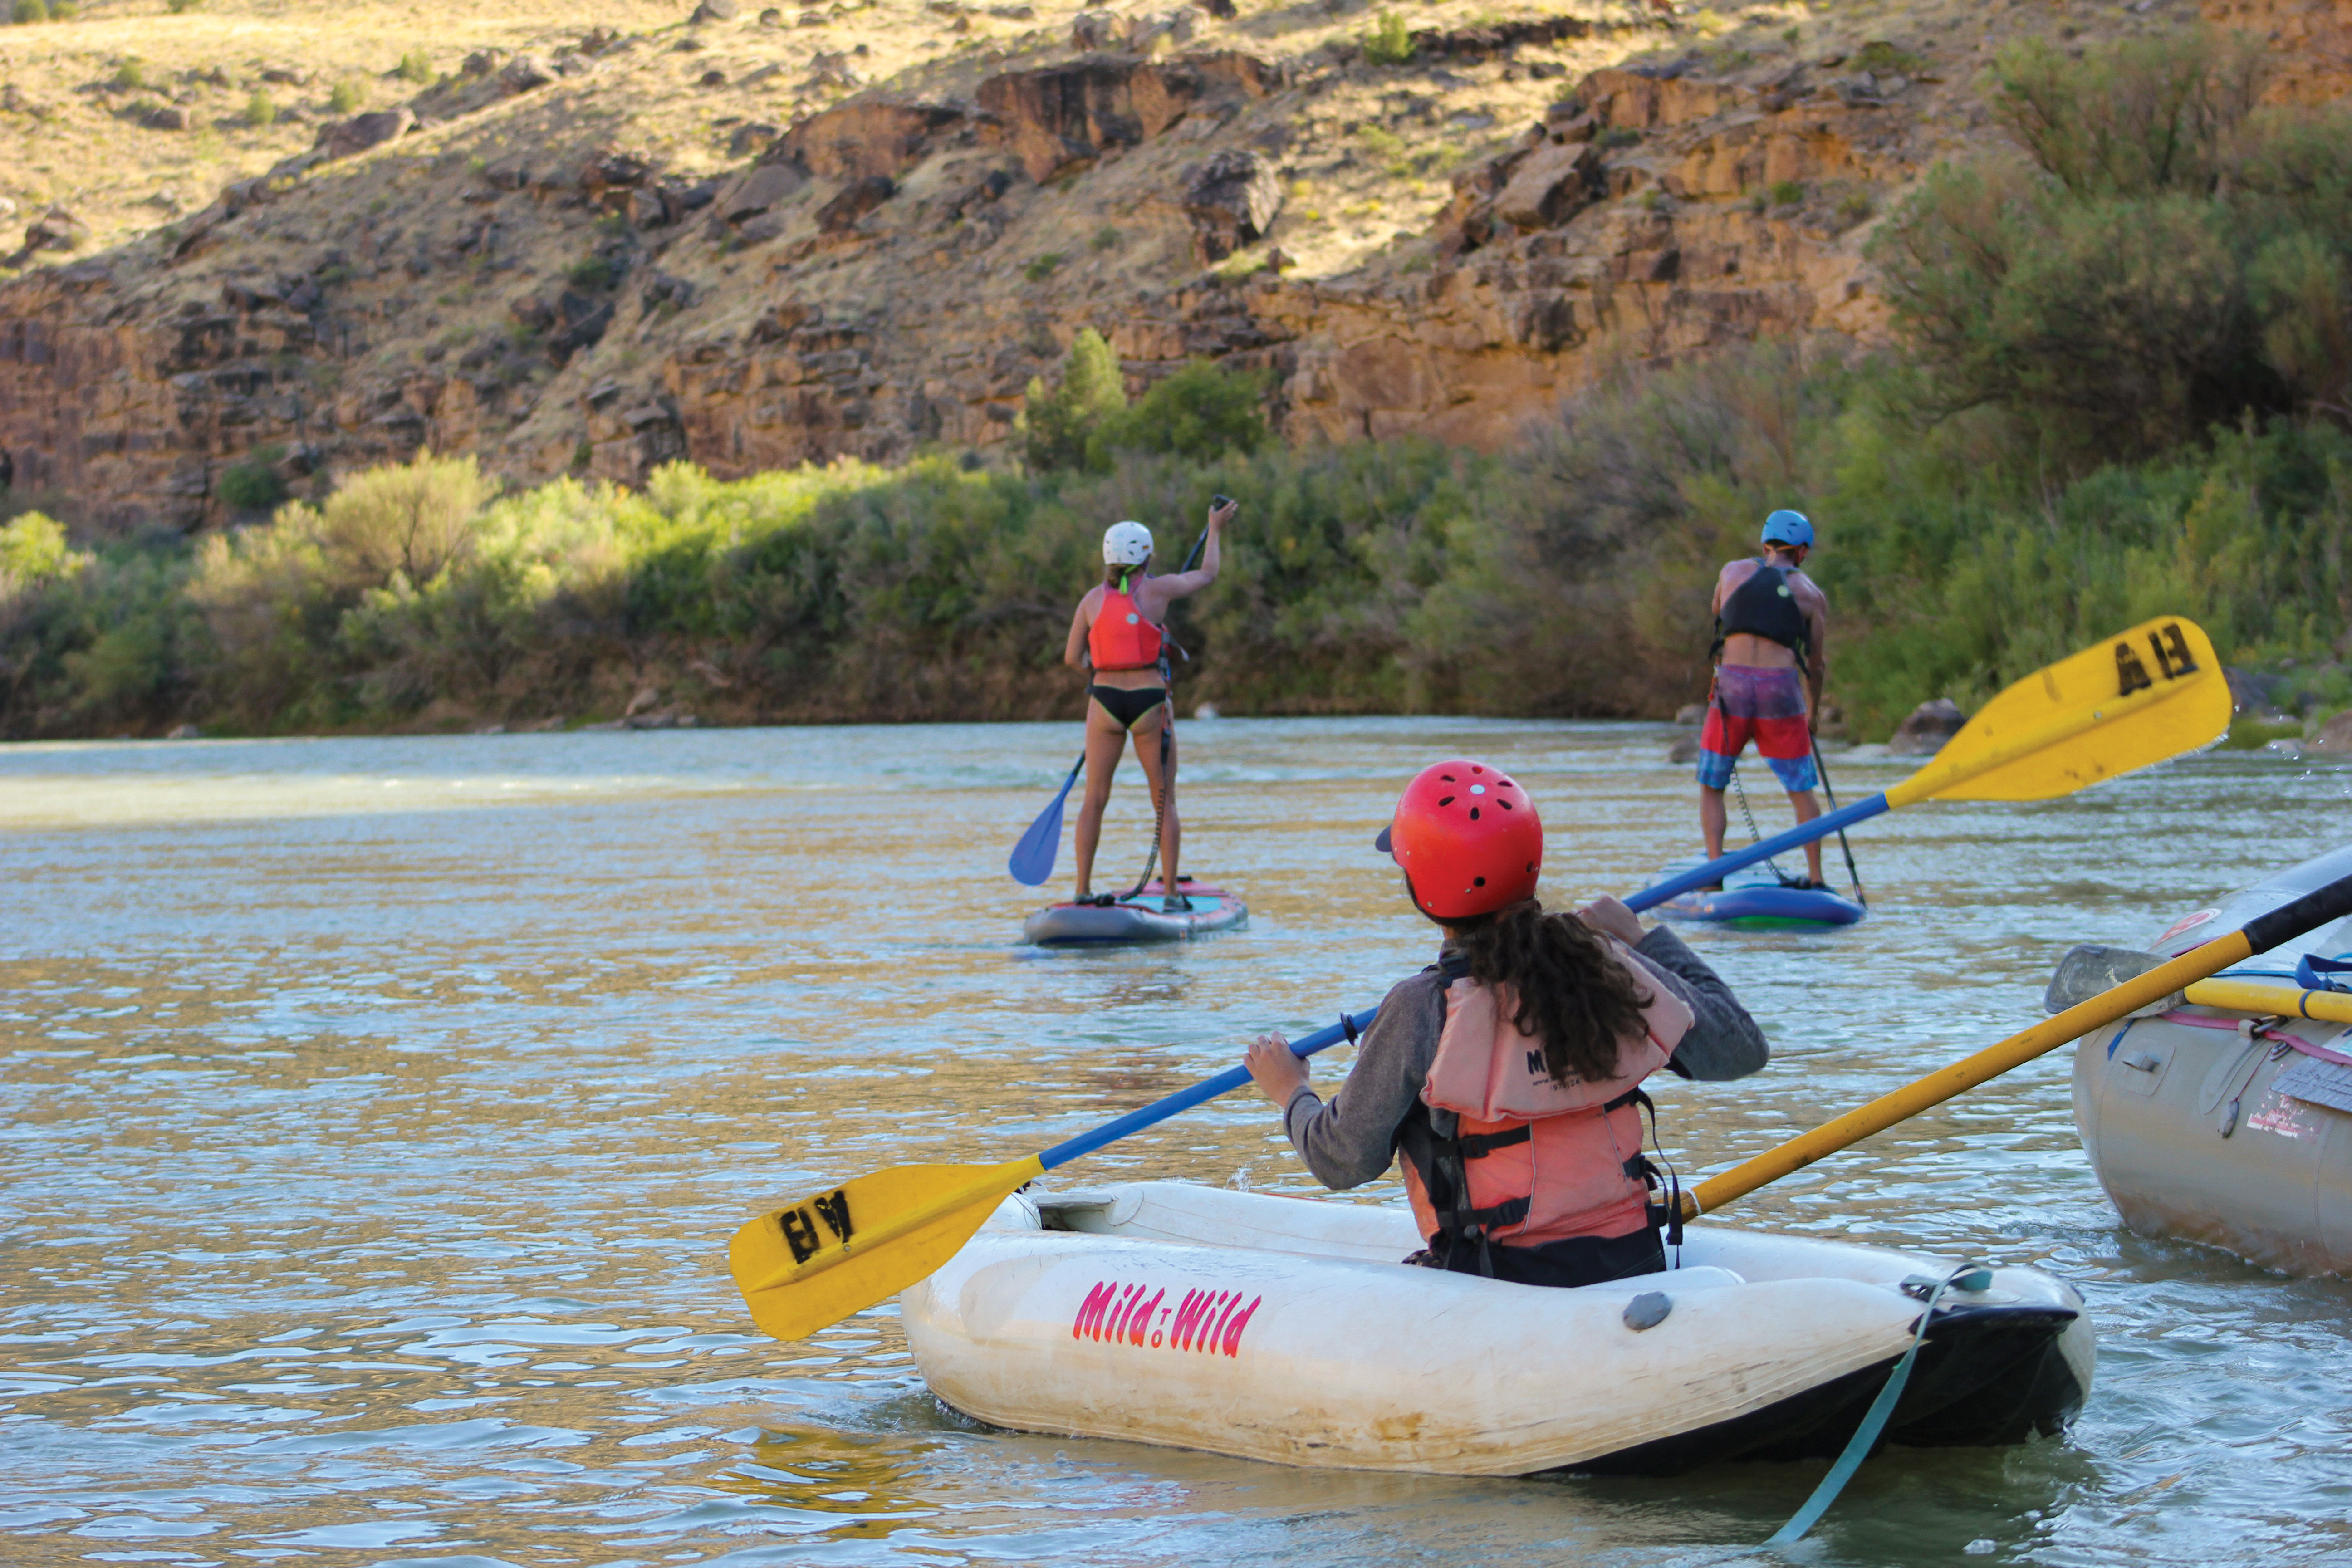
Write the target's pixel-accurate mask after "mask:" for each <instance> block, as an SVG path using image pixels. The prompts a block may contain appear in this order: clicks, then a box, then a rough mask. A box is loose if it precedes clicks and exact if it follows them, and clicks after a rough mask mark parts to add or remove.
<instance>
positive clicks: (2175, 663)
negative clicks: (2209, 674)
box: [2116, 621, 2197, 697]
mask: <svg viewBox="0 0 2352 1568" xmlns="http://www.w3.org/2000/svg"><path fill="white" fill-rule="evenodd" d="M2147 650H2148V652H2150V653H2152V654H2154V655H2155V656H2156V668H2157V669H2158V671H2159V672H2161V673H2162V675H2163V676H2164V679H2167V680H2178V679H2180V678H2181V677H2182V676H2184V675H2194V674H2196V673H2197V656H2196V655H2195V654H2193V653H2191V652H2189V638H2188V637H2186V636H2184V635H2182V633H2181V630H2180V623H2179V622H2178V621H2174V622H2171V623H2169V624H2168V625H2165V626H2158V628H2157V629H2156V630H2154V631H2152V632H2150V633H2148V634H2147ZM2155 684H2156V682H2155V681H2153V680H2151V679H2148V674H2147V666H2146V665H2144V664H2142V663H2141V662H2140V659H2139V653H2138V651H2137V649H2135V648H2134V647H2132V645H2131V644H2129V643H2127V642H2119V643H2117V644H2116V696H2118V697H2129V696H2130V695H2131V694H2132V693H2133V692H2135V691H2138V690H2141V689H2144V688H2146V687H2150V686H2154V685H2155Z"/></svg>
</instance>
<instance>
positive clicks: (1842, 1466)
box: [1764, 1264, 1990, 1546]
mask: <svg viewBox="0 0 2352 1568" xmlns="http://www.w3.org/2000/svg"><path fill="white" fill-rule="evenodd" d="M1979 1272H1981V1270H1980V1269H1979V1266H1978V1265H1975V1264H1969V1266H1967V1267H1966V1268H1959V1269H1957V1270H1955V1271H1954V1272H1953V1273H1952V1274H1951V1275H1950V1276H1949V1277H1948V1278H1947V1279H1944V1280H1943V1281H1942V1282H1941V1283H1939V1284H1938V1285H1937V1287H1936V1288H1935V1289H1934V1290H1932V1291H1930V1292H1929V1293H1928V1296H1927V1305H1926V1306H1925V1307H1922V1308H1921V1309H1920V1310H1919V1326H1918V1329H1917V1330H1916V1331H1915V1332H1914V1333H1913V1334H1912V1336H1911V1348H1910V1349H1909V1350H1906V1351H1905V1352H1903V1359H1902V1360H1901V1361H1898V1362H1896V1363H1895V1370H1894V1372H1893V1373H1889V1374H1888V1376H1887V1379H1886V1386H1885V1387H1884V1388H1882V1389H1880V1390H1879V1391H1878V1397H1877V1398H1876V1399H1874V1400H1873V1401H1871V1405H1870V1409H1869V1411H1868V1413H1867V1414H1865V1415H1864V1416H1863V1418H1862V1425H1861V1426H1857V1427H1855V1428H1854V1429H1853V1440H1852V1441H1850V1442H1848V1443H1847V1444H1846V1446H1845V1452H1844V1453H1843V1454H1840V1455H1839V1456H1838V1457H1837V1463H1836V1464H1834V1465H1832V1466H1831V1467H1830V1473H1829V1474H1828V1475H1826V1476H1823V1477H1822V1484H1821V1485H1820V1486H1817V1487H1815V1488H1814V1489H1813V1495H1812V1496H1811V1497H1809V1498H1807V1499H1806V1500H1805V1506H1804V1507H1802V1508H1801V1509H1799V1510H1797V1512H1796V1516H1795V1517H1794V1518H1792V1519H1790V1521H1789V1522H1788V1523H1786V1524H1784V1525H1782V1526H1781V1527H1780V1529H1778V1530H1776V1531H1773V1532H1772V1534H1771V1537H1770V1538H1769V1540H1767V1541H1766V1542H1764V1544H1765V1545H1767V1546H1788V1545H1790V1544H1793V1543H1794V1542H1796V1540H1797V1539H1798V1537H1800V1536H1801V1535H1803V1534H1804V1533H1805V1531H1809V1530H1811V1529H1812V1528H1813V1526H1814V1525H1816V1524H1819V1523H1820V1522H1821V1519H1822V1515H1823V1514H1825V1513H1827V1512H1829V1510H1830V1505H1831V1504H1832V1503H1833V1502H1835V1501H1837V1500H1838V1493H1840V1492H1842V1491H1843V1490H1845V1484H1846V1482H1848V1481H1850V1480H1852V1479H1853V1473H1854V1472H1855V1471H1856V1470H1858V1469H1860V1468H1862V1461H1863V1460H1864V1459H1865V1458H1869V1457H1870V1450H1871V1447H1872V1446H1873V1445H1874V1444H1875V1443H1876V1442H1877V1441H1878V1435H1879V1434H1880V1433H1881V1432H1884V1431H1885V1430H1886V1423H1887V1421H1888V1419H1889V1418H1891V1417H1892V1416H1893V1415H1894V1414H1895V1405H1897V1404H1899V1403H1901V1401H1902V1398H1903V1385H1904V1384H1906V1383H1908V1382H1910V1381H1911V1363H1913V1362H1915V1361H1916V1360H1918V1359H1919V1347H1920V1345H1921V1344H1923V1343H1925V1342H1926V1341H1927V1320H1928V1319H1930V1318H1932V1317H1934V1316H1935V1315H1936V1303H1937V1302H1938V1301H1940V1300H1943V1299H1944V1292H1945V1291H1946V1290H1948V1289H1951V1288H1952V1286H1953V1285H1954V1284H1955V1283H1956V1282H1958V1281H1959V1280H1962V1279H1967V1278H1968V1277H1969V1275H1971V1274H1976V1273H1979ZM1987 1283H1988V1284H1989V1283H1990V1280H1988V1281H1987Z"/></svg>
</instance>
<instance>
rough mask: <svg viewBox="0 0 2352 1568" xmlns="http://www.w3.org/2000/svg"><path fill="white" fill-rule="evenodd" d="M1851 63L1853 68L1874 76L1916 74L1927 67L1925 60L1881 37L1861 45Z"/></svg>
mask: <svg viewBox="0 0 2352 1568" xmlns="http://www.w3.org/2000/svg"><path fill="white" fill-rule="evenodd" d="M1853 67H1854V68H1855V69H1857V70H1865V71H1869V72H1870V73H1871V74H1873V75H1874V76H1917V75H1918V74H1919V73H1920V72H1922V71H1924V70H1926V69H1927V61H1926V60H1924V59H1922V58H1919V57H1918V56H1917V55H1915V54H1913V53H1912V52H1911V51H1910V50H1908V49H1905V48H1897V47H1895V45H1893V44H1890V43H1888V42H1886V41H1885V39H1883V38H1879V39H1874V40H1873V41H1871V42H1870V43H1867V44H1864V45H1863V46H1862V48H1861V50H1860V52H1858V53H1857V54H1855V56H1854V57H1853Z"/></svg>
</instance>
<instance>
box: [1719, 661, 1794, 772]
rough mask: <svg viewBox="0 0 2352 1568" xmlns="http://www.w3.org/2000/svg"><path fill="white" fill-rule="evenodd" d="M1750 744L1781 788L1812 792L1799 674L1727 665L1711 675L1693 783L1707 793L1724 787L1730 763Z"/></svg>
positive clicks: (1736, 760) (1787, 670)
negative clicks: (1712, 692)
mask: <svg viewBox="0 0 2352 1568" xmlns="http://www.w3.org/2000/svg"><path fill="white" fill-rule="evenodd" d="M1751 740H1752V741H1754V742H1756V750H1757V751H1758V752H1761V753H1762V755H1763V758H1764V760H1765V761H1766V762H1767V763H1770V764H1771V767H1772V776H1773V777H1775V778H1777V779H1779V780H1780V787H1781V788H1782V789H1784V790H1787V791H1788V792H1789V793H1790V795H1801V794H1802V793H1804V792H1805V791H1807V790H1809V789H1811V788H1812V787H1813V785H1814V784H1815V782H1816V780H1815V778H1814V776H1813V737H1812V733H1811V731H1809V730H1807V729H1806V728H1805V678H1804V672H1803V671H1801V670H1797V669H1757V668H1751V667H1749V666H1748V665H1744V664H1727V665H1725V666H1724V667H1723V668H1721V669H1718V670H1717V671H1716V672H1715V699H1714V700H1713V701H1711V702H1709V703H1708V704H1707V705H1706V728H1705V729H1703V730H1701V731H1699V735H1698V782H1699V783H1701V784H1705V785H1706V787H1707V788H1709V789H1722V788H1725V787H1726V786H1727V785H1728V784H1730V783H1731V764H1732V763H1735V762H1738V760H1739V753H1740V752H1743V751H1745V750H1747V747H1748V742H1749V741H1751Z"/></svg>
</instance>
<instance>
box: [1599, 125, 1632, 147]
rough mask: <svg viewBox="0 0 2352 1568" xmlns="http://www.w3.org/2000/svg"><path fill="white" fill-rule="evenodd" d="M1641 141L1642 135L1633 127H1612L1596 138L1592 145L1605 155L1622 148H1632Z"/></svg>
mask: <svg viewBox="0 0 2352 1568" xmlns="http://www.w3.org/2000/svg"><path fill="white" fill-rule="evenodd" d="M1641 140H1642V133H1641V132H1638V131H1636V130H1634V129H1633V127H1632V126H1630V125H1612V126H1609V127H1607V128H1606V129H1604V130H1603V131H1602V132H1601V134H1600V135H1598V136H1596V137H1594V138H1593V143H1592V144H1593V145H1594V146H1596V147H1598V148H1600V149H1601V151H1602V152H1604V153H1612V152H1614V151H1616V150H1617V149H1618V148H1620V147H1631V146H1633V144H1634V143H1636V142H1639V141H1641Z"/></svg>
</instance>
